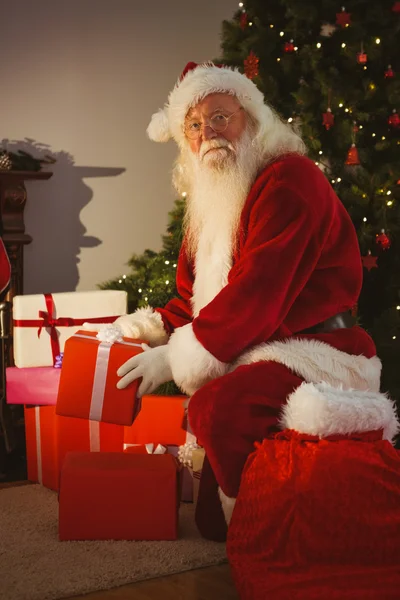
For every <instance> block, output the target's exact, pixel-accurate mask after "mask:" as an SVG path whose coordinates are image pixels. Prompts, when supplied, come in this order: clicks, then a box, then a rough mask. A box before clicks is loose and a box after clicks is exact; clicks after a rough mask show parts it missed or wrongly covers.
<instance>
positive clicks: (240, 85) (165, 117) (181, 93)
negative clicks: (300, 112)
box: [147, 63, 272, 143]
mask: <svg viewBox="0 0 400 600" xmlns="http://www.w3.org/2000/svg"><path fill="white" fill-rule="evenodd" d="M213 93H227V94H231V95H233V96H236V97H237V99H238V100H239V102H240V104H241V105H242V106H243V108H244V109H245V110H246V111H247V112H248V113H249V114H250V115H251V116H252V117H254V118H255V119H256V121H257V122H258V123H259V125H260V127H261V129H262V128H263V126H267V125H268V123H269V122H270V121H271V120H272V111H271V109H270V108H269V107H268V106H267V105H266V104H265V103H264V96H263V94H262V93H261V92H260V90H259V89H258V88H257V86H256V85H255V84H254V83H253V82H252V81H251V80H250V79H249V78H248V77H246V76H245V75H243V74H242V73H240V72H239V70H238V69H233V68H229V67H216V66H215V65H214V64H213V63H205V64H202V65H198V66H197V67H196V68H195V69H192V70H191V71H189V72H188V73H187V74H186V75H185V77H184V78H183V80H182V81H181V80H178V81H177V83H176V85H175V87H174V89H173V90H172V92H171V93H170V95H169V97H168V104H166V106H165V108H164V109H162V110H161V111H159V112H158V113H155V114H154V115H153V117H152V119H151V122H150V125H149V127H148V129H147V132H148V135H149V137H150V139H152V140H154V141H167V139H169V137H167V132H170V136H172V137H173V138H174V139H175V140H176V141H177V142H178V143H181V142H182V141H183V140H184V133H183V123H184V120H185V117H186V114H187V112H188V110H189V109H190V108H191V107H192V106H195V105H196V104H197V103H198V102H199V101H200V100H202V99H203V98H205V97H206V96H208V95H209V94H213ZM161 113H162V114H161ZM167 123H168V126H167Z"/></svg>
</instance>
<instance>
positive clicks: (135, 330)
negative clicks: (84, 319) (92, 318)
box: [82, 313, 146, 339]
mask: <svg viewBox="0 0 400 600" xmlns="http://www.w3.org/2000/svg"><path fill="white" fill-rule="evenodd" d="M133 314H134V313H132V314H130V315H122V317H118V319H115V321H114V322H113V323H112V324H113V325H114V326H117V327H119V328H120V329H121V331H122V335H123V336H125V337H130V338H140V337H141V336H140V331H139V327H138V326H137V325H134V324H133V323H132V315H133ZM108 326H109V323H108V324H106V323H84V324H83V326H82V327H83V329H85V330H86V331H103V329H104V328H105V327H108ZM142 339H143V338H142ZM145 339H146V338H145Z"/></svg>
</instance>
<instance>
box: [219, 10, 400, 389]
mask: <svg viewBox="0 0 400 600" xmlns="http://www.w3.org/2000/svg"><path fill="white" fill-rule="evenodd" d="M399 48H400V2H393V1H392V0H382V1H381V2H371V1H368V0H349V1H348V2H346V5H345V6H342V5H341V4H339V3H338V2H334V1H332V0H321V2H318V3H316V2H315V1H314V0H302V1H301V2H300V1H299V0H273V1H271V2H265V1H264V0H248V1H247V2H245V3H243V2H240V3H239V8H238V11H237V12H236V14H235V16H234V18H233V19H232V20H231V21H225V22H224V23H223V30H222V51H223V54H222V57H221V58H220V59H219V60H220V61H221V62H223V63H225V64H227V65H231V66H234V67H238V68H239V69H240V70H241V71H242V72H244V73H246V75H247V76H248V77H249V78H251V79H252V80H253V81H254V83H256V85H257V86H258V87H259V88H260V90H261V91H262V92H263V94H264V96H265V99H266V101H267V102H268V103H269V104H270V105H272V106H273V107H274V108H275V109H276V110H277V111H278V112H279V113H280V114H281V116H282V117H283V118H284V119H286V120H287V121H288V122H289V123H292V126H293V127H294V128H295V129H296V130H297V131H299V133H300V134H301V135H302V137H303V139H304V141H305V143H306V144H307V148H308V156H309V157H310V158H312V159H313V160H315V162H316V164H318V165H319V167H320V168H321V169H322V170H323V171H324V173H325V174H326V176H327V177H328V178H329V180H330V182H331V184H332V186H333V188H334V190H335V192H336V193H337V195H338V196H339V198H340V199H341V201H342V202H343V203H344V205H345V206H346V208H347V210H348V212H349V213H350V215H351V217H352V220H353V222H354V225H355V227H356V230H357V234H358V239H359V243H360V249H361V254H362V256H363V265H364V284H363V289H362V293H361V296H360V300H359V303H358V306H357V307H355V312H356V313H357V318H358V322H359V323H360V325H362V326H363V327H365V328H366V329H367V330H368V331H369V332H370V333H371V335H372V336H373V338H374V340H375V342H376V344H377V351H378V355H379V356H380V358H381V359H382V362H383V365H384V368H383V389H384V390H385V391H386V390H389V391H390V393H391V395H392V396H393V397H396V398H397V399H398V400H399V399H400V369H399V368H398V361H399V358H400V235H399V233H400V120H399V115H398V112H397V108H399V110H400V62H399Z"/></svg>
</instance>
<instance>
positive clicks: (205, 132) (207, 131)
mask: <svg viewBox="0 0 400 600" xmlns="http://www.w3.org/2000/svg"><path fill="white" fill-rule="evenodd" d="M217 136H218V133H216V132H215V131H214V129H212V128H211V127H210V126H209V125H203V128H202V131H201V137H202V138H203V140H213V139H214V138H216V137H217Z"/></svg>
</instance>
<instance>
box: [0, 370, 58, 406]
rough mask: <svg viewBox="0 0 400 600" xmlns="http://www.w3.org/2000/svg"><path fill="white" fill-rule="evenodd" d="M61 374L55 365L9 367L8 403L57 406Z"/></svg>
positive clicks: (7, 380)
mask: <svg viewBox="0 0 400 600" xmlns="http://www.w3.org/2000/svg"><path fill="white" fill-rule="evenodd" d="M60 375H61V371H60V369H55V368H54V367H29V368H26V369H25V368H22V369H20V368H19V367H7V369H6V385H7V404H30V405H32V406H55V404H56V401H57V394H58V384H59V382H60Z"/></svg>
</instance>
